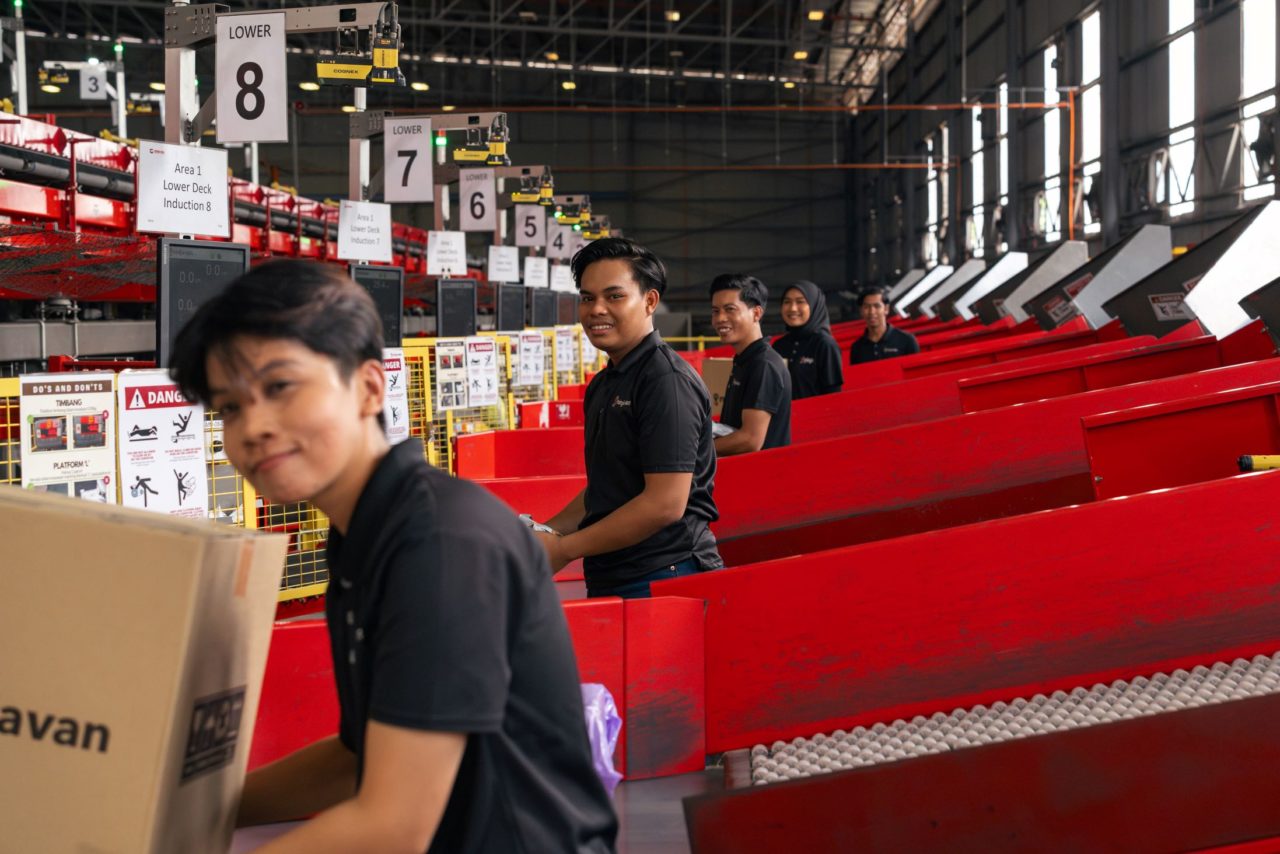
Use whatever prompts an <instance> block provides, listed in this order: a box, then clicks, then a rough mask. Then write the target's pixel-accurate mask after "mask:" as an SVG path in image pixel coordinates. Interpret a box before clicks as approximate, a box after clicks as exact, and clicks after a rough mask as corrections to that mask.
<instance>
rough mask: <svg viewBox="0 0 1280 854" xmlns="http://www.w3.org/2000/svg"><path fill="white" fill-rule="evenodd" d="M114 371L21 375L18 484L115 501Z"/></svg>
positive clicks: (104, 500) (89, 498)
mask: <svg viewBox="0 0 1280 854" xmlns="http://www.w3.org/2000/svg"><path fill="white" fill-rule="evenodd" d="M113 379H114V375H113V374H111V373H110V372H103V373H83V374H29V375H26V376H23V377H20V378H19V380H18V382H19V388H20V391H19V394H20V396H19V399H18V406H19V410H20V417H21V427H20V428H19V434H20V435H19V438H20V441H21V443H22V486H23V487H24V488H26V489H37V490H41V491H44V492H56V493H59V494H61V495H69V496H72V497H75V498H84V499H87V500H89V501H100V502H102V503H104V504H115V503H116V425H115V397H114V394H113V392H112V380H113Z"/></svg>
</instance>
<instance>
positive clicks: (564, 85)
mask: <svg viewBox="0 0 1280 854" xmlns="http://www.w3.org/2000/svg"><path fill="white" fill-rule="evenodd" d="M560 88H561V89H565V90H567V91H570V92H572V91H573V90H574V89H577V88H578V84H577V83H574V82H573V81H572V80H565V81H564V82H563V83H561V84H560Z"/></svg>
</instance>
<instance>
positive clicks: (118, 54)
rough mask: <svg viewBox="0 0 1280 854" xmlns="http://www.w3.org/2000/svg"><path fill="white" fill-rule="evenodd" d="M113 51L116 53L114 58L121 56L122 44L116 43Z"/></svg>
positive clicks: (122, 51)
mask: <svg viewBox="0 0 1280 854" xmlns="http://www.w3.org/2000/svg"><path fill="white" fill-rule="evenodd" d="M115 51H116V56H120V55H122V54H123V53H124V44H123V43H121V42H116V46H115Z"/></svg>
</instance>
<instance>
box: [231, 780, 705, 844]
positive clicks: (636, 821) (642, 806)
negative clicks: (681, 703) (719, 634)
mask: <svg viewBox="0 0 1280 854" xmlns="http://www.w3.org/2000/svg"><path fill="white" fill-rule="evenodd" d="M723 785H724V783H723V771H722V770H721V769H719V768H712V769H708V770H706V771H701V772H698V773H694V774H680V775H678V776H675V777H659V778H657V779H654V780H635V781H626V782H623V783H621V784H620V785H619V786H618V789H617V791H616V792H615V793H614V797H613V804H614V807H615V808H616V809H617V810H618V817H619V819H620V820H621V829H620V831H619V833H618V852H619V854H683V852H687V851H688V850H689V836H688V834H687V833H686V832H685V824H684V805H683V804H682V800H683V799H684V798H686V797H688V796H690V795H699V794H702V793H704V792H710V791H715V790H717V789H720V788H721V787H723ZM294 826H295V823H286V824H269V825H264V826H262V827H251V828H246V829H244V830H240V831H237V832H236V835H235V840H234V842H233V843H232V845H231V854H246V852H249V851H253V850H254V849H256V848H258V847H259V846H261V845H265V844H266V843H267V842H269V841H270V840H272V839H274V838H275V837H277V836H279V835H280V834H282V833H284V832H286V831H288V830H289V829H290V828H292V827H294Z"/></svg>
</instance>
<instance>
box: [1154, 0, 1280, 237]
mask: <svg viewBox="0 0 1280 854" xmlns="http://www.w3.org/2000/svg"><path fill="white" fill-rule="evenodd" d="M1194 23H1195V0H1169V33H1170V34H1173V33H1177V32H1180V31H1181V30H1185V29H1187V28H1188V27H1190V26H1191V25H1192V24H1194ZM1274 33H1275V31H1274V30H1272V35H1273V36H1274ZM1195 118H1196V34H1195V32H1194V31H1188V32H1186V33H1183V34H1182V35H1180V36H1178V38H1176V39H1174V40H1173V42H1172V43H1171V44H1170V45H1169V162H1168V166H1167V168H1166V170H1165V175H1164V187H1163V190H1162V195H1163V197H1164V200H1165V202H1166V203H1167V204H1168V205H1169V216H1171V217H1175V216H1183V215H1185V214H1189V213H1191V212H1192V211H1194V210H1195V209H1196V202H1195V199H1196V175H1195V168H1196V129H1195V125H1194V122H1195Z"/></svg>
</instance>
